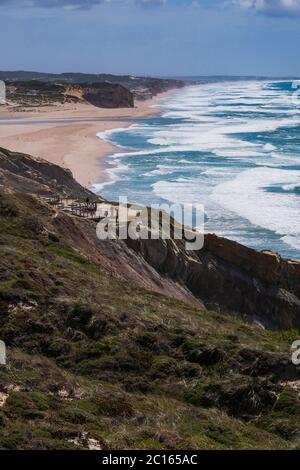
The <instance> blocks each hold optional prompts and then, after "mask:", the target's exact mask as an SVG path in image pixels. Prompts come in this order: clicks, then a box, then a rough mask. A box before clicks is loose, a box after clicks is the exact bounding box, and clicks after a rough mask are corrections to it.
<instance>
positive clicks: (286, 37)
mask: <svg viewBox="0 0 300 470" xmlns="http://www.w3.org/2000/svg"><path fill="white" fill-rule="evenodd" d="M299 44H300V0H0V57H1V62H0V69H1V70H35V71H43V72H55V73H58V72H89V73H104V72H106V73H116V74H134V75H152V76H180V75H181V76H187V75H195V76H199V75H264V76H292V75H293V76H295V75H297V76H300V60H299V56H300V54H299V51H298V45H299Z"/></svg>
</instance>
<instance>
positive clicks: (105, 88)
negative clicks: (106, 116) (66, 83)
mask: <svg viewBox="0 0 300 470" xmlns="http://www.w3.org/2000/svg"><path fill="white" fill-rule="evenodd" d="M82 98H83V99H84V100H85V101H87V102H88V103H90V104H92V105H94V106H97V107H98V108H133V106H134V100H133V94H132V93H131V92H130V91H129V90H128V89H127V88H125V87H124V86H123V85H119V84H113V83H107V82H104V83H94V84H91V85H82Z"/></svg>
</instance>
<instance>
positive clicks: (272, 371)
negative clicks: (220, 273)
mask: <svg viewBox="0 0 300 470" xmlns="http://www.w3.org/2000/svg"><path fill="white" fill-rule="evenodd" d="M55 217H56V213H55V211H53V209H52V208H51V207H50V206H48V205H46V204H44V203H42V202H41V201H40V200H39V199H37V198H36V197H34V196H30V195H25V194H18V193H10V194H8V193H4V192H2V193H1V196H0V224H1V232H0V338H1V339H3V340H4V341H5V342H6V344H7V348H8V359H9V367H8V368H3V367H2V368H1V369H0V422H1V427H0V448H2V449H70V448H76V449H80V448H102V449H116V448H122V449H124V448H125V449H183V448H184V449H245V448H247V449H256V448H263V449H291V448H297V447H298V448H299V421H300V399H299V393H298V392H297V390H296V387H297V380H299V371H297V370H296V368H295V367H294V366H293V365H292V364H291V362H290V352H289V350H290V344H291V341H292V340H293V339H296V338H298V336H299V332H297V331H289V332H270V331H267V330H261V329H259V328H257V327H256V326H252V325H247V324H244V323H242V322H239V321H236V320H233V319H232V318H230V317H228V316H223V315H221V314H217V313H214V312H210V311H206V310H199V309H196V308H193V307H191V306H188V305H186V304H184V303H182V302H180V301H177V300H170V299H167V298H165V297H163V296H161V295H159V294H155V293H151V292H149V291H146V290H143V289H141V288H138V287H136V286H134V285H133V284H130V283H126V282H123V281H120V280H118V279H117V278H116V277H114V276H113V275H112V272H111V270H109V269H108V268H106V267H104V265H101V263H100V262H96V261H95V259H94V258H93V257H91V256H90V257H89V256H87V255H84V254H83V253H82V252H81V250H80V248H79V247H80V243H79V242H78V243H77V242H76V241H74V242H73V243H70V242H69V243H67V242H66V241H65V236H64V232H63V231H60V230H59V229H58V225H57V224H56V225H55V224H54V221H55ZM65 217H66V218H69V216H67V215H66V216H65ZM91 223H92V222H91ZM74 240H75V238H74ZM287 382H289V383H287Z"/></svg>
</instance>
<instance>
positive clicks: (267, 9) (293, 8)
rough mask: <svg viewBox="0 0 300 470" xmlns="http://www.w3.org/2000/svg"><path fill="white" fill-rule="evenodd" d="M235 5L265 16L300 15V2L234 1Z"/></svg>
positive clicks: (270, 0) (297, 0)
mask: <svg viewBox="0 0 300 470" xmlns="http://www.w3.org/2000/svg"><path fill="white" fill-rule="evenodd" d="M233 3H235V4H238V5H239V6H241V7H242V8H245V9H254V10H256V11H258V12H259V13H263V14H265V15H273V16H296V15H300V0H234V1H233Z"/></svg>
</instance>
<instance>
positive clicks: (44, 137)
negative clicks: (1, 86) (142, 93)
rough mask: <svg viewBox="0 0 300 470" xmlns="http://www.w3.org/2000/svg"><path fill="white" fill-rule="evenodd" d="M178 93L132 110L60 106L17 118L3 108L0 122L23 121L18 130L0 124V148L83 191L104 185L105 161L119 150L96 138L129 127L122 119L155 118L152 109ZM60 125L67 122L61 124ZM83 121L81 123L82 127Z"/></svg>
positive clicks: (15, 125) (163, 95) (21, 113)
mask: <svg viewBox="0 0 300 470" xmlns="http://www.w3.org/2000/svg"><path fill="white" fill-rule="evenodd" d="M178 91H179V90H178V89H173V90H169V91H167V92H164V93H160V94H158V95H156V96H155V97H154V98H152V99H151V100H146V101H142V102H139V101H137V102H136V106H135V107H134V108H116V109H104V108H96V107H94V106H92V105H89V104H76V105H74V104H66V105H62V106H51V107H47V108H46V107H45V108H33V109H31V110H27V111H18V112H16V111H12V110H9V109H7V107H5V108H4V109H1V108H0V119H1V118H2V120H5V119H14V120H26V122H25V123H22V125H20V124H18V123H17V122H16V121H14V122H13V123H11V124H10V123H9V122H6V123H5V125H1V120H0V146H2V147H4V148H7V149H9V150H11V151H15V152H21V153H27V154H30V155H32V156H33V157H38V158H42V159H44V160H47V161H49V162H50V163H54V164H57V165H59V166H61V167H63V168H68V169H70V170H71V171H72V173H73V176H74V178H75V179H76V180H77V181H78V182H79V183H80V184H82V185H83V186H85V187H90V186H92V185H94V184H103V183H105V182H106V180H108V175H107V174H105V173H106V170H107V168H108V165H107V161H108V160H107V159H108V157H109V155H112V154H114V153H116V151H117V150H118V148H119V147H117V146H115V145H113V144H111V143H109V142H107V141H106V140H104V139H101V138H99V137H98V136H97V134H99V133H100V134H101V133H102V132H105V131H109V130H112V129H117V128H126V127H130V126H131V125H132V124H133V122H130V121H128V119H130V120H131V119H135V118H146V117H151V116H155V115H158V114H159V113H160V110H159V109H158V108H155V106H156V105H157V104H158V103H159V102H160V101H161V100H162V99H163V98H166V97H167V96H170V95H172V94H174V93H176V92H178ZM64 119H69V120H71V121H72V122H71V123H65V122H63V121H64ZM85 119H86V120H87V122H85V121H82V120H85ZM96 119H99V120H98V121H96ZM39 120H40V122H39ZM60 120H61V121H62V122H60ZM76 120H78V122H76ZM93 120H95V121H94V122H93Z"/></svg>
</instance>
